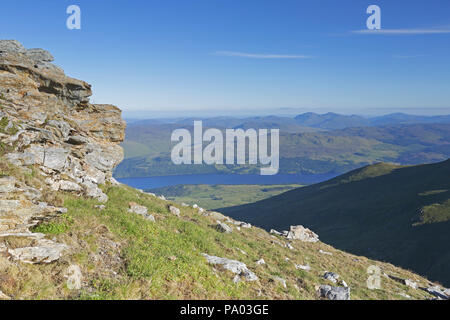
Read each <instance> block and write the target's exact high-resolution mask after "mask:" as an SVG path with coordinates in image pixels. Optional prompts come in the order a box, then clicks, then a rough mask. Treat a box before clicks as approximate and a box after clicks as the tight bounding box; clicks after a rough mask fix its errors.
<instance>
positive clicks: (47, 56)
mask: <svg viewBox="0 0 450 320" xmlns="http://www.w3.org/2000/svg"><path fill="white" fill-rule="evenodd" d="M25 55H26V56H27V57H29V58H30V59H32V60H35V61H45V62H52V61H53V60H55V58H53V56H52V55H51V53H50V52H48V51H47V50H44V49H38V48H35V49H28V50H27V51H26V52H25Z"/></svg>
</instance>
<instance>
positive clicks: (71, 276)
mask: <svg viewBox="0 0 450 320" xmlns="http://www.w3.org/2000/svg"><path fill="white" fill-rule="evenodd" d="M65 277H66V278H67V282H66V284H67V288H68V289H69V290H80V289H81V282H82V280H83V274H82V273H81V269H80V267H79V266H77V265H75V264H73V265H71V266H69V267H68V268H67V270H66V273H65Z"/></svg>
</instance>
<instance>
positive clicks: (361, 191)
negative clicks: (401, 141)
mask: <svg viewBox="0 0 450 320" xmlns="http://www.w3.org/2000/svg"><path fill="white" fill-rule="evenodd" d="M219 210H220V211H221V212H223V213H225V214H227V215H229V216H231V217H233V218H235V219H241V220H245V221H249V222H251V223H253V224H255V225H258V226H261V227H263V228H266V229H270V228H276V229H279V230H285V229H287V228H289V226H290V225H297V224H302V225H305V226H308V227H310V228H311V229H312V230H314V231H315V232H318V233H319V234H320V235H321V237H322V239H323V240H324V241H325V242H327V243H330V244H332V245H333V246H335V247H337V248H340V249H342V250H346V251H349V252H352V253H354V254H358V255H365V256H368V257H371V258H375V259H379V260H383V261H389V262H391V263H394V264H397V265H401V266H403V267H405V268H409V269H412V270H414V271H416V272H418V273H420V274H423V275H426V276H427V277H429V278H431V279H434V280H438V281H441V282H442V283H444V284H446V285H450V273H449V268H450V250H449V244H450V159H449V160H447V161H444V162H440V163H435V164H428V165H418V166H404V167H403V166H396V165H392V164H383V163H380V164H376V165H372V166H368V167H364V168H361V169H358V170H355V171H352V172H350V173H347V174H344V175H341V176H338V177H336V178H334V179H332V180H329V181H326V182H323V183H319V184H315V185H311V186H307V187H303V188H298V189H294V190H292V191H288V192H285V193H283V194H281V195H278V196H274V197H272V198H268V199H266V200H261V201H258V202H255V203H252V204H247V205H242V206H237V207H230V208H224V209H219Z"/></svg>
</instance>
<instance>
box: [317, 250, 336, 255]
mask: <svg viewBox="0 0 450 320" xmlns="http://www.w3.org/2000/svg"><path fill="white" fill-rule="evenodd" d="M319 253H321V254H326V255H329V256H332V255H333V254H332V253H331V252H328V251H323V250H322V249H319Z"/></svg>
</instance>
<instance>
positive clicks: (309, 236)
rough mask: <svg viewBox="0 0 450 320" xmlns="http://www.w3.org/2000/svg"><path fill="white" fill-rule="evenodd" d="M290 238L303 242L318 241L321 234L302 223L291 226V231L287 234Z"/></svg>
mask: <svg viewBox="0 0 450 320" xmlns="http://www.w3.org/2000/svg"><path fill="white" fill-rule="evenodd" d="M287 238H288V239H295V240H300V241H303V242H317V241H319V236H318V235H317V234H315V233H314V232H313V231H311V230H309V229H308V228H305V227H303V226H301V225H299V226H291V228H290V231H289V233H288V235H287Z"/></svg>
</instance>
